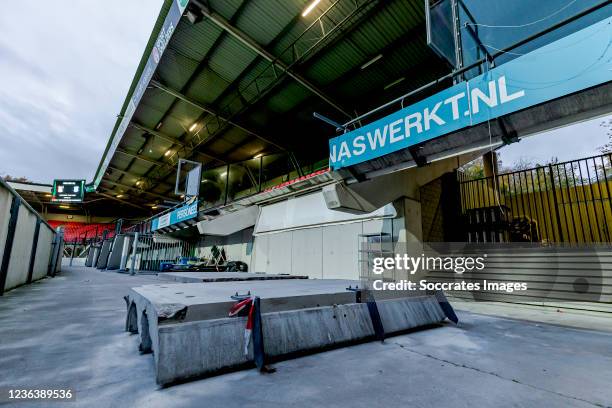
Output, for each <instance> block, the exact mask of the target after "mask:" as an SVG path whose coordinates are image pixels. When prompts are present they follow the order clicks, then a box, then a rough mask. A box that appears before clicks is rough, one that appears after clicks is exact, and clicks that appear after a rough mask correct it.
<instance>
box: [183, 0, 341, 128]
mask: <svg viewBox="0 0 612 408" xmlns="http://www.w3.org/2000/svg"><path fill="white" fill-rule="evenodd" d="M191 2H192V3H193V4H194V5H196V6H197V7H198V8H199V9H200V10H201V11H202V14H203V15H204V16H205V17H207V18H208V19H209V20H210V21H212V22H213V23H215V25H217V26H218V27H219V28H221V29H223V30H225V31H227V32H228V33H229V34H230V35H232V36H233V37H234V38H236V39H237V40H238V41H240V42H241V43H242V44H244V45H245V46H246V47H248V48H250V49H251V50H252V51H254V52H255V53H257V54H258V55H260V56H261V57H262V58H264V59H266V60H267V61H268V62H271V63H273V64H274V65H275V66H276V67H278V68H280V69H281V70H282V71H284V72H285V73H286V74H287V75H289V76H290V77H291V78H293V79H294V80H295V81H297V82H298V83H299V84H300V85H302V86H303V87H304V88H306V89H308V90H309V91H310V92H312V93H314V94H315V95H317V96H318V97H319V98H321V99H322V100H323V101H325V102H326V103H327V104H328V105H330V106H331V107H333V108H334V109H336V110H337V111H338V112H341V113H342V114H343V115H345V116H346V117H348V118H352V115H351V114H350V113H348V111H347V110H345V109H344V108H343V107H341V106H340V105H339V104H338V103H336V102H334V101H333V100H332V99H331V98H330V97H329V96H328V95H326V94H325V93H324V92H323V91H321V90H320V89H319V88H318V87H317V86H316V85H314V84H313V83H311V82H310V81H309V80H307V79H306V78H304V77H303V76H301V75H300V74H298V73H296V72H295V71H293V70H292V69H291V68H290V67H289V66H288V65H287V64H285V63H284V62H282V61H281V60H279V59H278V58H276V57H275V56H274V55H272V54H271V53H269V52H268V51H266V50H265V49H264V48H263V47H262V46H261V45H260V44H259V43H257V42H256V41H255V40H253V39H252V38H251V37H250V36H248V35H247V34H246V33H245V32H244V31H242V30H240V29H238V28H237V27H235V26H234V25H232V23H230V22H229V21H228V20H226V19H225V18H224V17H223V16H221V15H219V14H217V13H215V12H214V11H212V10H211V9H210V8H209V7H207V6H206V5H205V4H203V3H202V2H200V1H199V0H192V1H191Z"/></svg>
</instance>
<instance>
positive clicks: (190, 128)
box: [189, 122, 198, 132]
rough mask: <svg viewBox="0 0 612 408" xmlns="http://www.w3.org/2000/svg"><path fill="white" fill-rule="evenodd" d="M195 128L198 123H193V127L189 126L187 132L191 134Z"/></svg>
mask: <svg viewBox="0 0 612 408" xmlns="http://www.w3.org/2000/svg"><path fill="white" fill-rule="evenodd" d="M196 127H198V122H195V123H194V124H193V125H191V126H190V127H189V131H190V132H193V131H194V130H195V128H196Z"/></svg>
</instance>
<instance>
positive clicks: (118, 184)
mask: <svg viewBox="0 0 612 408" xmlns="http://www.w3.org/2000/svg"><path fill="white" fill-rule="evenodd" d="M102 181H104V182H106V183H109V184H113V185H115V186H117V187H123V188H125V189H126V190H132V191H138V192H140V193H142V194H148V195H150V196H151V197H156V198H159V199H162V200H172V201H176V202H177V203H178V201H177V200H176V199H173V198H171V197H168V196H165V195H162V194H157V193H154V192H152V191H147V190H141V189H139V188H137V187H134V186H128V185H127V184H123V183H119V182H117V181H112V180H106V179H104V180H102Z"/></svg>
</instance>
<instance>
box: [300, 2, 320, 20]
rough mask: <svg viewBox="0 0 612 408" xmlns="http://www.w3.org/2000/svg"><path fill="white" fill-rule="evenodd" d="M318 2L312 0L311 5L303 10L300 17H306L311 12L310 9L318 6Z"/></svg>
mask: <svg viewBox="0 0 612 408" xmlns="http://www.w3.org/2000/svg"><path fill="white" fill-rule="evenodd" d="M320 2H321V0H314V1H313V2H312V3H310V5H309V6H308V7H306V8H305V9H304V12H303V13H302V17H306V16H307V15H308V14H309V13H310V12H311V11H312V9H314V8H315V7H317V4H319V3H320Z"/></svg>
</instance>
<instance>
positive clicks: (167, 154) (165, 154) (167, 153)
mask: <svg viewBox="0 0 612 408" xmlns="http://www.w3.org/2000/svg"><path fill="white" fill-rule="evenodd" d="M170 153H172V150H166V153H164V156H166V157H168V156H170Z"/></svg>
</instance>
